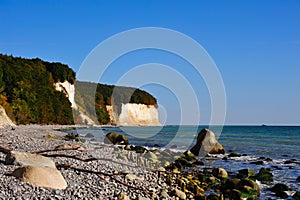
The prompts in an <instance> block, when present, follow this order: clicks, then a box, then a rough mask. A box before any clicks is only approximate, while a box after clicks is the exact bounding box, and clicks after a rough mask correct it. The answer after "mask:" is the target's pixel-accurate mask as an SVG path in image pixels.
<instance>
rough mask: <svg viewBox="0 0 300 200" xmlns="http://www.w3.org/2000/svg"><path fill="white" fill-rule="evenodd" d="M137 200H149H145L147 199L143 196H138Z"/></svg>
mask: <svg viewBox="0 0 300 200" xmlns="http://www.w3.org/2000/svg"><path fill="white" fill-rule="evenodd" d="M137 200H150V199H149V198H147V197H143V196H141V195H139V196H138V198H137Z"/></svg>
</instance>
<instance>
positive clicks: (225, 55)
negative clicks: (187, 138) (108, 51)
mask: <svg viewBox="0 0 300 200" xmlns="http://www.w3.org/2000/svg"><path fill="white" fill-rule="evenodd" d="M149 26H150V27H164V28H169V29H173V30H176V31H179V32H181V33H183V34H186V35H188V36H189V37H191V38H193V39H194V40H196V41H197V42H198V43H199V44H201V45H202V46H203V47H204V48H205V50H206V51H207V52H208V53H209V55H210V56H211V57H212V59H213V60H214V62H215V63H216V65H217V67H218V69H219V71H220V73H221V75H222V78H223V81H224V86H225V89H226V96H227V113H226V124H278V125H279V124H280V125H283V124H290V125H292V124H293V125H300V103H299V102H300V89H299V88H300V78H299V75H300V56H299V55H300V1H296V0H290V1H281V0H280V1H277V0H272V1H271V0H270V1H247V0H246V1H234V0H233V1H214V0H213V1H176V0H175V1H174V0H173V1H168V0H166V1H155V0H151V1H150V0H149V1H58V0H51V1H50V0H43V1H34V0H32V1H13V0H1V1H0V27H1V29H0V52H1V53H4V54H9V55H10V54H12V55H13V56H21V57H26V58H32V57H39V58H41V59H44V60H48V61H59V62H63V63H66V64H68V65H69V66H70V67H71V68H73V69H74V70H75V71H78V70H79V68H80V65H81V63H82V62H83V60H84V59H85V57H86V56H87V55H88V54H89V53H90V52H91V51H92V50H93V49H94V48H95V47H96V46H97V45H98V44H99V43H100V42H102V41H104V40H105V39H107V38H108V37H110V36H112V35H114V34H117V33H119V32H122V31H125V30H128V29H133V28H139V27H149ZM149 62H157V63H163V64H168V65H169V66H172V67H174V68H175V69H177V70H178V69H179V67H180V66H185V68H184V70H183V71H180V70H179V71H180V73H183V74H184V76H185V77H187V79H189V80H190V81H191V84H192V85H193V88H194V90H195V91H196V93H197V96H198V98H199V99H200V107H201V122H200V123H203V124H206V123H208V122H209V118H210V95H209V93H208V91H207V89H206V87H205V84H204V82H203V81H202V80H201V77H197V76H196V75H195V74H194V72H193V70H189V69H190V68H189V66H188V65H189V64H188V63H186V62H185V61H184V60H182V59H180V58H178V57H176V56H174V55H170V54H168V53H165V52H159V51H154V50H152V51H151V50H148V51H141V52H135V53H131V54H128V55H126V56H123V57H122V58H120V59H119V60H117V61H116V62H114V63H113V66H112V67H111V72H109V71H108V75H107V76H106V77H104V78H103V81H104V82H105V83H109V84H114V83H115V82H116V81H117V80H118V77H120V76H121V75H122V72H123V73H124V72H126V71H128V70H130V69H131V68H132V67H134V66H136V65H140V64H143V63H149ZM120 66H122V67H120ZM137 78H138V77H137ZM140 78H142V77H140ZM143 89H146V90H147V91H150V92H151V93H152V94H153V95H154V96H155V97H156V98H157V99H158V101H159V103H160V104H161V105H162V107H164V108H165V110H166V111H167V113H168V116H167V123H168V124H174V123H178V122H179V121H180V109H178V106H177V105H178V100H176V97H175V96H176V95H175V96H174V94H172V93H171V92H170V91H168V89H167V88H162V87H158V86H153V85H152V86H151V85H148V86H145V87H143ZM190 117H191V118H192V117H193V113H191V116H190ZM188 120H189V119H187V121H188Z"/></svg>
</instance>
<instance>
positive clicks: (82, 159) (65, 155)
mask: <svg viewBox="0 0 300 200" xmlns="http://www.w3.org/2000/svg"><path fill="white" fill-rule="evenodd" d="M40 155H42V156H45V157H55V158H56V157H64V158H72V159H75V160H80V161H83V162H90V161H95V160H100V161H108V162H113V163H117V164H120V165H125V166H128V167H134V168H136V167H138V166H136V165H130V164H127V163H123V162H118V161H115V160H113V159H110V158H95V157H91V158H81V157H78V156H75V155H67V154H40Z"/></svg>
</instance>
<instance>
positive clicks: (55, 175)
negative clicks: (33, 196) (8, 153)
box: [12, 166, 67, 189]
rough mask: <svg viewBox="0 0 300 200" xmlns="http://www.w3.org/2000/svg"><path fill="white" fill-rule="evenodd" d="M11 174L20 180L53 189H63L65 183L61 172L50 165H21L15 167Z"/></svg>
mask: <svg viewBox="0 0 300 200" xmlns="http://www.w3.org/2000/svg"><path fill="white" fill-rule="evenodd" d="M12 175H13V176H14V177H16V178H19V179H21V180H22V181H24V182H26V183H29V184H32V185H36V186H40V187H48V188H53V189H65V188H66V187H67V183H66V181H65V179H64V178H63V176H62V175H61V173H60V172H59V171H58V170H57V169H54V168H52V167H38V166H23V167H20V168H17V169H15V171H14V172H13V173H12Z"/></svg>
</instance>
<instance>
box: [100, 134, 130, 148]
mask: <svg viewBox="0 0 300 200" xmlns="http://www.w3.org/2000/svg"><path fill="white" fill-rule="evenodd" d="M104 143H105V144H111V143H112V144H124V145H127V144H128V139H127V138H126V136H125V135H122V134H118V133H108V134H107V135H106V136H105V138H104Z"/></svg>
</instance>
